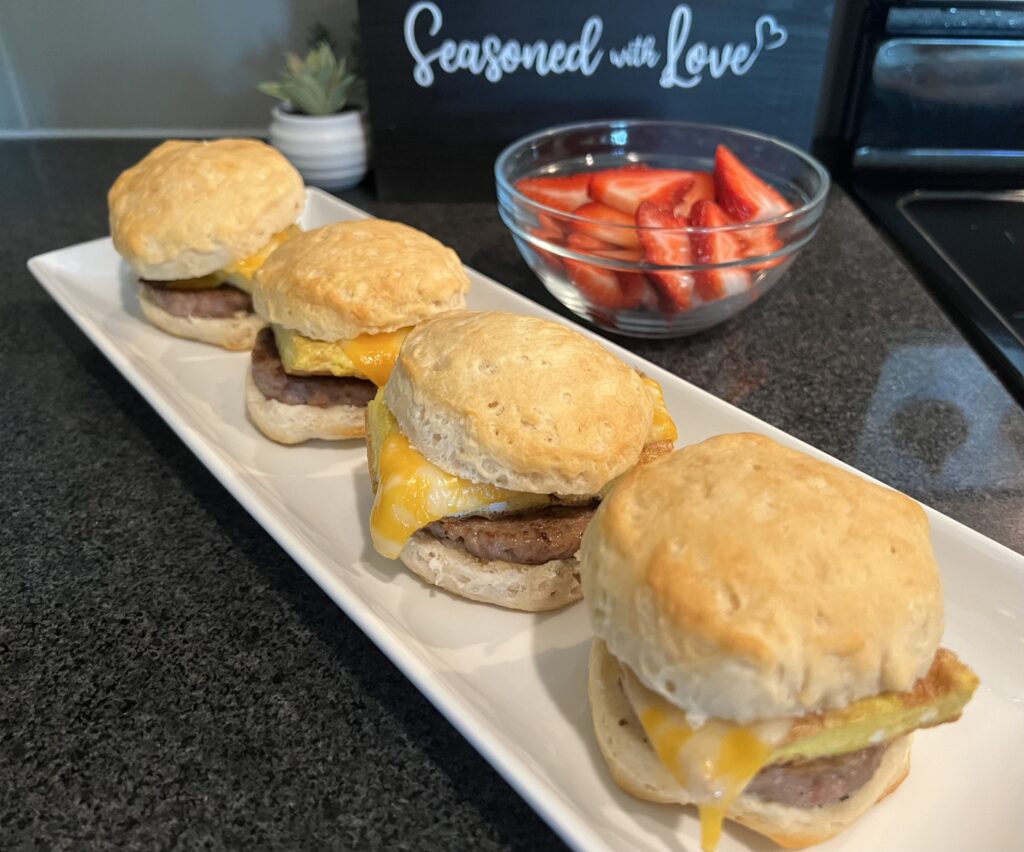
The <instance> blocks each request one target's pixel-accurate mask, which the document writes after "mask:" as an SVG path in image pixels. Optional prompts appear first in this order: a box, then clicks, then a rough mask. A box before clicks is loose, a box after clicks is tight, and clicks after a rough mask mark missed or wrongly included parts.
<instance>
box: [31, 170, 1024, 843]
mask: <svg viewBox="0 0 1024 852" xmlns="http://www.w3.org/2000/svg"><path fill="white" fill-rule="evenodd" d="M365 215H366V214H365V213H363V212H362V211H360V210H357V209H356V208H354V207H351V206H350V205H347V204H345V203H343V202H341V201H338V200H337V199H335V198H333V197H332V196H330V195H327V194H326V193H322V192H319V191H317V190H310V191H309V204H308V206H307V208H306V212H305V214H304V216H303V222H302V224H303V226H304V227H306V228H311V227H316V226H319V225H323V224H326V223H328V222H332V221H337V220H341V219H352V218H359V217H363V216H365ZM29 268H30V269H31V271H32V273H33V274H34V275H35V276H36V278H37V279H38V280H39V281H40V282H41V283H42V285H43V286H44V287H45V288H46V290H47V291H48V292H49V294H50V295H51V296H52V297H53V298H54V299H55V300H56V301H57V303H58V304H59V305H60V306H61V307H62V308H63V309H64V310H65V311H66V312H67V313H68V315H69V316H70V317H71V318H72V319H73V320H74V321H75V323H77V324H78V326H79V327H80V328H81V329H82V331H84V332H85V334H87V335H88V336H89V338H91V340H92V341H93V342H94V343H95V344H96V346H98V347H99V349H100V350H101V351H102V352H103V353H104V354H105V355H106V356H107V358H109V359H110V361H111V362H112V363H113V364H114V365H115V366H116V367H117V369H118V370H120V371H121V373H122V374H123V375H124V376H125V378H126V379H128V381H129V382H131V383H132V384H133V385H134V386H135V387H136V388H137V389H138V391H139V392H140V393H141V394H142V395H143V396H144V397H145V398H146V399H147V400H148V401H149V403H150V404H151V405H152V406H153V407H154V408H155V409H156V410H157V411H158V412H159V413H160V415H161V416H162V417H163V418H164V419H165V420H166V421H167V423H168V424H169V425H170V426H171V427H172V428H173V429H174V430H175V432H177V434H178V435H179V436H180V437H181V439H182V440H183V441H184V442H185V443H186V444H187V445H188V446H189V447H190V448H191V449H192V451H193V452H194V453H195V454H196V456H198V457H199V459H200V460H202V462H203V463H204V464H205V465H206V466H207V467H208V468H209V469H210V470H211V471H212V472H213V473H214V475H215V476H216V477H217V478H218V479H219V480H220V481H221V482H222V483H223V484H224V486H225V487H226V488H227V489H228V490H229V491H230V492H231V493H232V494H233V495H234V496H235V497H236V498H237V499H238V500H239V502H241V503H242V505H243V506H245V508H246V509H247V510H248V511H249V512H250V513H251V514H252V515H253V517H254V518H256V520H257V521H258V522H259V523H260V524H262V525H263V527H264V528H265V529H266V530H267V532H269V533H270V534H271V535H272V536H273V537H274V538H275V539H276V540H277V541H278V542H279V543H280V544H281V545H282V546H283V547H284V548H285V549H286V550H287V551H288V553H289V554H291V556H292V557H293V558H294V559H295V561H296V562H298V564H299V565H300V566H302V568H303V569H304V570H305V571H306V572H307V573H308V574H309V575H310V576H311V577H312V578H313V579H314V580H315V581H316V582H317V583H318V584H319V585H320V586H321V588H323V589H324V591H326V592H327V594H329V595H330V596H331V598H332V599H333V600H334V601H335V602H336V603H337V604H338V606H339V607H341V609H342V610H344V611H345V613H346V614H347V615H348V616H349V617H350V618H351V619H352V620H353V621H355V622H356V624H358V625H359V627H360V628H361V629H362V630H363V631H365V633H366V634H367V635H368V636H369V637H370V638H371V639H372V640H373V641H374V642H375V643H376V644H377V646H378V647H379V648H380V649H381V650H382V651H383V652H384V653H385V654H387V656H388V657H390V658H391V660H393V661H394V663H395V664H396V665H397V666H398V667H399V668H401V670H402V671H403V672H404V673H405V674H406V675H407V676H408V677H409V679H410V680H411V681H412V682H413V683H414V684H415V685H416V686H417V688H419V689H420V690H421V691H422V692H423V693H424V694H425V695H426V696H427V697H428V698H429V699H430V701H431V702H433V704H434V705H435V706H436V707H437V708H438V709H439V710H440V711H441V712H442V713H443V714H444V715H445V716H446V717H447V718H448V719H449V720H450V721H451V723H452V724H453V725H455V727H456V728H458V730H459V731H460V732H461V733H462V734H463V735H464V736H465V737H466V738H467V739H468V740H469V741H470V742H471V743H472V744H473V745H474V746H475V747H476V748H477V749H478V750H479V751H480V753H481V754H482V755H483V756H484V757H485V758H486V759H487V760H488V761H490V763H492V764H493V765H494V766H495V767H496V768H497V769H498V771H499V772H501V774H502V775H503V776H504V777H505V778H506V779H507V780H508V781H509V783H510V784H511V785H512V786H513V787H514V788H515V789H516V790H517V791H518V792H519V793H520V794H521V795H522V796H523V797H524V798H525V799H526V800H527V801H528V802H529V803H530V805H531V806H532V807H533V808H535V809H536V810H537V812H538V813H540V815H541V816H542V817H543V818H544V819H545V820H546V821H547V822H548V823H549V824H550V825H551V827H552V828H553V829H554V830H555V831H556V832H557V833H558V834H559V835H560V836H561V837H562V838H563V839H564V840H565V841H566V842H567V843H568V844H569V845H570V846H572V847H574V848H578V849H588V850H605V849H615V850H648V849H650V850H667V849H684V850H697V849H699V843H698V825H697V819H696V816H695V813H694V812H693V810H692V809H683V808H679V807H675V806H666V805H654V804H647V803H644V802H640V801H637V800H635V799H632V798H630V797H629V796H626V795H625V794H624V793H622V792H621V791H619V789H618V788H617V787H616V786H615V785H614V784H613V783H612V781H611V779H610V778H609V776H608V773H607V771H606V769H605V765H604V761H603V760H602V758H601V755H600V753H599V752H598V749H597V745H596V743H595V741H594V737H593V734H592V731H591V726H590V713H589V709H588V706H587V697H586V684H587V674H586V663H587V650H588V647H589V644H590V631H589V629H588V622H587V614H586V608H585V606H584V605H583V604H578V605H576V606H572V607H570V608H569V609H566V610H562V611H560V612H555V613H550V614H544V615H531V614H524V613H516V612H509V611H504V610H500V609H497V608H493V607H489V606H485V605H481V604H475V603H471V602H468V601H464V600H460V599H456V598H454V597H451V596H449V595H447V594H446V593H443V592H439V591H436V590H434V589H432V588H430V587H428V586H426V585H424V584H423V583H421V582H420V581H419V580H418V579H416V578H415V577H413V576H412V575H410V574H409V573H408V572H407V571H405V570H404V569H403V567H402V566H401V565H400V564H399V563H397V562H389V561H387V560H384V559H382V558H380V557H378V556H377V555H376V554H375V553H374V552H373V550H372V548H371V547H370V544H369V541H368V536H367V533H366V523H367V516H368V513H369V508H370V500H371V496H370V485H369V478H368V475H367V472H366V464H365V450H364V448H363V446H362V445H361V444H358V443H350V444H345V445H329V444H326V443H314V444H309V445H304V446H299V447H282V446H278V445H276V444H274V443H272V442H270V441H268V440H266V439H265V438H263V437H262V436H261V435H260V434H259V433H258V432H257V431H256V429H255V428H254V427H253V426H252V425H251V424H250V423H249V422H248V420H247V419H246V414H245V408H244V404H243V400H242V380H243V375H244V373H245V369H246V363H247V359H248V354H237V353H229V352H225V351H222V350H219V349H216V348H214V347H210V346H205V345H203V344H200V343H194V342H190V341H184V340H178V339H176V338H173V337H170V336H168V335H166V334H163V333H161V332H159V331H157V330H156V329H155V328H153V327H152V326H150V325H148V324H147V323H145V322H144V321H143V320H142V319H141V318H140V315H139V312H138V308H137V305H136V301H135V297H134V294H133V289H132V283H133V281H132V275H131V273H130V272H129V270H128V269H127V267H126V266H124V265H123V264H122V263H121V261H120V259H119V257H118V256H117V254H116V253H115V252H114V249H113V246H112V245H111V242H110V240H109V239H99V240H94V241H92V242H88V243H82V244H80V245H77V246H72V247H69V248H64V249H60V250H58V251H54V252H50V253H49V254H44V255H40V256H39V257H35V258H33V259H32V260H31V261H29ZM469 275H470V278H471V279H472V282H473V290H472V292H471V294H470V298H469V306H470V307H471V308H474V309H494V310H505V311H514V312H518V313H524V314H532V315H535V316H543V317H548V318H550V319H553V320H556V321H558V322H563V323H564V322H566V320H564V319H562V318H560V317H558V316H557V315H555V314H553V313H551V312H550V311H547V310H545V309H544V308H541V307H539V306H538V305H536V304H534V303H533V302H530V301H529V300H527V299H525V298H523V297H522V296H519V295H517V294H516V293H514V292H512V291H510V290H508V289H506V288H504V287H502V286H501V285H499V284H497V283H495V282H494V281H491V280H490V279H488V278H486V277H484V276H483V275H480V274H479V273H477V272H474V271H473V270H469ZM605 345H606V346H607V347H608V348H609V349H611V350H613V351H615V352H616V353H617V354H618V355H620V356H621V357H622V358H623V359H624V360H625V361H627V362H629V363H631V364H634V365H636V366H637V367H640V368H642V369H643V370H644V371H645V372H647V373H648V374H649V375H652V376H653V377H654V378H656V379H657V380H658V381H660V382H661V384H662V386H663V387H664V390H665V398H666V401H667V403H668V407H669V409H670V410H671V412H672V414H673V415H674V417H675V419H676V421H677V423H678V424H679V426H680V442H681V443H692V442H695V441H700V440H702V439H704V438H707V437H709V436H711V435H714V434H717V433H720V432H735V431H754V432H761V433H763V434H766V435H770V436H771V437H773V438H776V439H777V440H780V441H782V442H784V443H786V444H789V445H790V446H794V447H798V448H800V449H802V450H805V451H808V452H812V453H814V454H815V455H818V456H820V457H823V458H827V457H826V456H824V455H823V454H822V453H819V452H817V451H816V450H814V449H813V448H811V447H808V446H807V445H806V444H803V443H801V442H800V441H797V440H795V439H793V438H791V437H789V436H787V435H786V434H784V433H782V432H780V431H779V430H777V429H774V428H773V427H771V426H769V425H767V424H766V423H763V422H761V421H759V420H757V419H756V418H754V417H751V416H750V415H748V414H745V413H743V412H742V411H740V410H738V409H736V408H734V407H732V406H730V405H728V404H727V403H725V402H722V401H721V400H719V399H716V398H715V397H713V396H711V395H709V394H707V393H705V392H704V391H701V390H699V389H697V388H695V387H693V386H692V385H689V384H687V383H686V382H685V381H683V380H682V379H680V378H678V377H677V376H674V375H672V374H670V373H668V372H666V371H664V370H662V369H661V368H659V367H657V366H655V365H653V364H650V363H648V362H646V361H644V360H642V359H640V358H637V357H636V356H634V355H632V354H630V353H629V352H627V351H626V350H624V349H620V348H618V347H616V346H614V345H612V344H609V343H607V342H605ZM929 514H930V517H931V521H932V525H933V531H934V541H935V547H936V551H937V553H938V558H939V563H940V565H941V567H942V572H943V579H944V583H945V593H946V602H947V603H946V612H947V627H946V637H945V644H946V645H948V646H949V647H951V648H953V649H954V650H956V651H957V652H958V653H960V654H961V655H962V656H963V658H964V659H965V660H966V661H967V662H969V663H970V664H971V665H973V666H974V667H975V668H976V670H977V671H978V673H979V674H980V676H981V681H982V686H981V688H980V690H979V692H978V694H977V696H976V697H975V699H974V701H973V702H972V703H971V704H970V705H969V706H968V708H967V711H966V712H965V714H964V717H963V719H962V720H961V721H960V722H959V723H958V724H956V725H951V726H947V727H943V728H940V729H937V730H934V731H925V732H922V733H920V734H918V736H917V738H916V744H915V748H914V761H913V771H912V772H911V774H910V777H909V779H908V780H907V782H906V783H905V784H904V785H903V786H902V787H901V788H900V789H899V790H898V791H897V792H896V793H895V794H894V795H893V796H890V797H889V798H888V799H887V800H886V801H884V802H883V803H882V804H881V805H879V806H878V807H876V808H874V809H873V811H872V812H870V813H869V814H868V815H867V816H866V817H865V818H864V819H863V820H862V821H861V822H860V823H858V824H857V825H855V826H854V827H853V828H852V829H851V830H849V831H848V832H846V833H845V834H843V835H841V836H840V837H838V838H836V839H834V840H832V841H830V842H828V843H827V844H824V845H823V846H821V847H819V848H821V849H822V850H823V852H824V850H828V852H838V850H855V849H857V850H889V849H898V850H904V852H910V850H920V852H945V850H950V852H953V850H958V852H959V851H960V850H963V851H964V852H966V850H1009V849H1024V558H1022V557H1021V556H1019V555H1017V554H1015V553H1013V552H1012V551H1010V550H1008V549H1007V548H1005V547H1002V546H1001V545H999V544H996V543H995V542H993V541H991V540H989V539H987V538H985V537H984V536H982V535H980V534H978V533H976V532H974V531H972V530H970V529H967V528H966V527H964V526H962V525H961V524H959V523H957V522H956V521H953V520H951V519H950V518H948V517H946V516H944V515H941V514H939V513H937V512H934V511H930V512H929ZM770 848H774V847H773V846H772V844H769V843H768V842H767V841H765V840H763V839H762V838H760V837H759V836H757V835H755V834H753V833H752V832H749V831H747V830H745V829H742V828H739V827H736V826H732V825H730V827H728V828H727V830H726V834H725V836H724V837H723V842H722V844H721V846H720V849H721V850H722V852H734V850H746V849H755V850H766V849H770Z"/></svg>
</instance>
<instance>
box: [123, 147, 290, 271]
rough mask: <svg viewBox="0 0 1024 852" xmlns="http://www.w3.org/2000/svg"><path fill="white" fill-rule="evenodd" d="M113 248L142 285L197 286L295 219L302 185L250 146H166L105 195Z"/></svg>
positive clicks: (275, 159) (284, 164)
mask: <svg viewBox="0 0 1024 852" xmlns="http://www.w3.org/2000/svg"><path fill="white" fill-rule="evenodd" d="M107 203H108V206H109V210H110V234H111V236H112V237H113V240H114V247H115V248H116V249H117V250H118V252H120V254H121V255H122V256H123V257H124V258H125V260H127V261H128V263H129V264H131V266H132V268H133V269H135V271H136V272H138V273H139V275H140V276H141V277H143V278H148V279H152V280H158V281H166V280H173V279H180V278H197V277H200V276H203V275H207V274H209V273H211V272H214V271H216V270H218V269H221V268H223V267H224V266H227V265H228V264H229V263H231V262H232V261H235V260H240V259H242V258H244V257H248V256H249V255H251V254H254V253H255V252H257V251H259V250H260V249H261V248H263V247H264V246H266V244H267V243H268V242H269V241H270V237H271V236H272V235H273V234H275V233H277V232H278V231H281V230H284V229H285V228H287V227H288V226H289V225H291V224H293V223H294V222H295V220H296V219H298V218H299V214H300V213H301V212H302V209H303V207H304V206H305V203H306V191H305V187H304V186H303V183H302V177H301V176H300V175H299V173H298V172H297V171H296V170H295V168H294V167H293V166H292V165H291V163H289V162H288V161H287V160H286V159H285V158H284V157H283V156H282V155H281V154H280V153H278V152H277V151H276V150H275V149H274V148H271V147H270V146H269V145H267V144H265V143H264V142H259V141H257V140H255V139H218V140H217V141H215V142H185V141H181V140H171V141H168V142H164V143H163V144H162V145H158V146H157V147H156V148H154V149H153V150H152V151H150V152H149V153H148V154H147V155H146V156H145V157H144V158H143V159H142V160H141V161H140V162H138V163H137V164H136V165H134V166H132V167H131V168H129V169H127V170H126V171H124V172H122V173H121V175H120V176H119V177H118V178H117V180H116V181H114V185H113V186H112V187H111V188H110V192H109V193H108V194H107Z"/></svg>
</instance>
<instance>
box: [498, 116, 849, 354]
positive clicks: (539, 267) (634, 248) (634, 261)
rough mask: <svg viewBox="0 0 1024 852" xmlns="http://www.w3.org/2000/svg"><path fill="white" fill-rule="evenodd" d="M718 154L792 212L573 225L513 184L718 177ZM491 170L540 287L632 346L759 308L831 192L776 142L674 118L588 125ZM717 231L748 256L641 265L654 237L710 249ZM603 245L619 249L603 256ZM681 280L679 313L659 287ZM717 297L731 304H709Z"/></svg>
mask: <svg viewBox="0 0 1024 852" xmlns="http://www.w3.org/2000/svg"><path fill="white" fill-rule="evenodd" d="M718 145H725V146H727V147H728V148H729V149H730V150H731V151H732V152H733V153H734V154H735V155H736V156H737V157H738V158H739V159H740V160H741V161H742V163H743V164H744V165H746V166H747V168H748V169H750V170H751V171H753V172H754V173H755V174H756V175H757V176H758V177H759V178H760V179H761V180H763V181H765V182H767V183H768V184H769V185H770V186H772V187H773V188H774V189H775V190H776V191H777V192H779V193H780V194H781V195H782V196H784V198H785V199H786V201H788V203H789V204H790V205H791V207H792V209H791V210H790V211H789V212H786V213H783V214H781V215H777V216H775V217H772V218H764V219H759V220H757V221H752V222H739V223H732V222H730V223H729V224H724V225H720V226H714V227H697V226H693V225H688V226H686V227H642V228H641V227H638V226H637V225H636V224H633V223H630V224H616V223H609V222H608V221H603V220H596V219H594V218H591V217H589V216H578V215H575V214H574V213H571V212H567V211H565V210H562V209H558V208H557V207H553V206H547V205H545V204H542V203H540V202H538V201H536V200H533V199H531V198H529V197H527V196H526V195H524V194H523V193H522V192H520V191H519V189H517V183H518V182H519V181H521V180H523V179H526V178H538V177H561V176H568V175H575V174H578V173H580V172H595V171H599V170H602V169H609V168H621V167H625V166H631V165H633V166H639V167H643V166H649V167H652V168H657V169H682V170H686V171H704V172H713V170H714V164H715V150H716V148H717V146H718ZM494 171H495V177H496V179H497V188H498V211H499V213H500V215H501V218H502V220H503V221H504V223H505V224H506V225H507V226H508V228H509V230H510V231H511V232H512V236H513V238H514V239H515V243H516V245H517V246H518V248H519V251H520V252H521V253H522V255H523V258H524V259H525V260H526V262H527V263H528V264H529V265H530V268H531V269H533V271H534V272H535V273H536V274H537V276H538V277H539V278H540V280H541V281H542V282H543V283H544V286H546V287H547V288H548V290H549V291H551V294H552V295H553V296H554V297H555V298H556V299H558V301H560V302H561V303H562V304H563V305H565V306H566V307H567V308H569V309H570V310H571V311H573V312H574V313H575V314H577V315H579V316H581V317H583V318H584V319H586V320H588V321H589V322H592V323H594V324H595V325H597V326H600V327H601V328H605V329H607V330H609V331H612V332H615V333H617V334H625V335H630V336H634V337H679V336H683V335H688V334H693V333H695V332H698V331H703V330H704V329H707V328H711V327H712V326H715V325H718V324H719V323H722V322H725V321H726V320H727V319H730V318H731V317H733V316H735V315H736V314H738V313H739V312H740V311H742V310H743V309H744V308H745V307H747V306H748V305H751V304H753V303H754V302H755V301H757V299H759V298H760V297H761V296H763V295H764V294H765V293H766V292H768V290H770V289H771V288H772V287H774V286H775V284H776V283H777V282H778V281H779V280H780V279H781V278H782V277H783V275H784V274H785V272H786V270H787V269H788V268H789V266H790V264H791V263H792V262H793V260H794V258H795V257H796V256H797V254H799V252H800V250H801V249H802V248H803V247H804V246H805V245H807V243H808V242H809V241H810V240H811V238H812V237H813V236H814V234H815V233H816V231H817V229H818V222H819V220H820V218H821V214H822V212H823V210H824V207H825V198H826V196H827V195H828V189H829V175H828V172H827V171H826V170H825V168H824V167H823V166H822V165H821V164H820V163H819V162H818V161H817V160H815V159H814V158H813V157H811V156H810V155H809V154H806V153H804V152H803V151H801V150H799V149H798V148H796V147H794V146H792V145H790V144H788V143H786V142H783V141H782V140H780V139H775V138H773V137H770V136H765V135H763V134H761V133H754V132H752V131H749V130H739V129H736V128H732V127H720V126H717V125H712V124H691V123H687V122H680V121H648V120H642V119H638V120H615V121H592V122H584V123H580V124H566V125H562V126H560V127H552V128H550V129H548V130H542V131H540V132H539V133H534V134H532V135H530V136H526V137H524V138H522V139H520V140H519V141H517V142H514V143H512V144H511V145H509V146H508V147H507V148H506V149H505V150H504V151H502V153H501V154H500V155H499V157H498V159H497V161H496V162H495V166H494ZM573 233H582V234H584V235H593V234H597V235H598V236H600V237H601V239H600V240H597V241H595V240H591V241H590V243H594V244H595V245H597V246H602V248H600V249H595V248H594V247H593V246H592V245H589V244H588V242H587V240H586V239H585V238H580V239H579V240H574V241H573V243H574V244H573V245H572V246H570V245H568V244H567V243H568V242H569V241H568V239H567V235H572V234H573ZM723 234H724V235H726V236H725V237H724V238H723V239H727V240H729V241H730V242H729V243H728V244H729V245H742V246H744V247H746V248H745V252H744V256H743V257H741V258H739V259H735V260H730V261H728V262H721V263H715V262H705V263H699V262H694V259H695V256H697V253H695V252H694V253H691V257H690V261H691V262H689V263H686V264H679V265H664V264H660V263H652V262H650V261H649V260H648V259H647V257H646V255H648V254H650V253H651V252H648V251H647V250H646V248H645V247H646V246H647V245H650V244H651V240H652V239H653V240H655V241H659V240H669V241H672V240H679V239H684V240H688V241H690V242H688V243H686V245H691V244H692V245H697V244H698V243H700V245H702V246H706V245H711V244H712V241H713V240H715V239H717V238H718V237H719V235H723ZM640 237H642V238H643V239H639V238H640ZM766 238H767V239H766ZM609 244H611V246H612V247H613V248H614V249H615V250H609ZM715 244H719V243H715ZM749 247H753V248H752V249H750V250H748V249H749ZM618 249H625V250H618ZM700 256H704V257H708V256H709V255H708V252H703V253H701V255H700ZM720 256H721V255H720ZM726 256H728V255H726ZM711 257H712V258H713V257H714V255H711ZM609 281H611V282H615V281H617V282H618V283H619V284H620V285H621V292H620V290H615V289H614V288H611V295H612V297H611V298H609V296H608V292H606V290H605V289H603V288H608V287H609V286H610V285H609V284H608V282H609ZM687 281H689V282H691V284H692V282H698V286H696V287H691V289H692V297H688V300H689V304H688V305H686V306H685V307H681V306H680V304H679V300H678V299H677V300H672V299H670V298H668V297H667V293H668V292H670V288H667V287H666V286H664V283H665V282H670V283H672V284H673V286H675V285H676V284H678V283H679V282H684V283H685V282H687ZM710 281H725V282H730V283H728V284H727V286H725V287H724V288H723V287H718V288H715V289H713V288H711V287H708V286H705V287H701V286H699V285H700V283H703V282H710ZM581 287H582V289H581ZM723 292H724V293H726V294H727V295H716V294H718V293H723ZM623 293H625V296H623ZM702 293H703V294H704V295H702Z"/></svg>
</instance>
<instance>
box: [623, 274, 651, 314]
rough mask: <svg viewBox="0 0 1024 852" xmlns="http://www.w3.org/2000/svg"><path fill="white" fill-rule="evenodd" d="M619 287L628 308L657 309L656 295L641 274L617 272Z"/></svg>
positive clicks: (644, 276) (645, 277) (649, 283)
mask: <svg viewBox="0 0 1024 852" xmlns="http://www.w3.org/2000/svg"><path fill="white" fill-rule="evenodd" d="M616 275H618V276H619V286H620V287H622V294H623V298H624V299H625V300H626V302H627V305H626V307H628V308H640V307H644V308H647V309H648V310H651V311H654V310H657V309H658V293H657V291H656V290H655V289H654V286H653V285H652V284H651V282H650V281H648V280H647V276H646V275H644V274H643V273H642V272H617V273H616Z"/></svg>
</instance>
